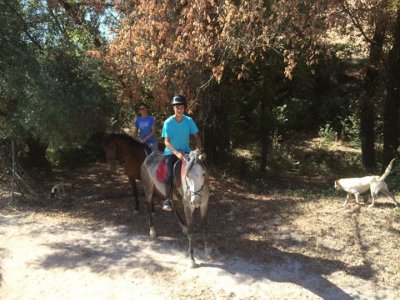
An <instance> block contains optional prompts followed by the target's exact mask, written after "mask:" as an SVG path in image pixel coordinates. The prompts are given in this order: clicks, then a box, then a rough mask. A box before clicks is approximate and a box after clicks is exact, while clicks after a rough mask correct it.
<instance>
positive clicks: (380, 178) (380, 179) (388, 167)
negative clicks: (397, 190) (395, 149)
mask: <svg viewBox="0 0 400 300" xmlns="http://www.w3.org/2000/svg"><path fill="white" fill-rule="evenodd" d="M393 162H394V158H393V159H392V160H391V161H390V163H389V165H388V166H387V167H386V170H385V173H383V174H382V176H381V177H379V181H382V180H385V179H386V177H388V175H389V174H390V172H391V171H392V166H393Z"/></svg>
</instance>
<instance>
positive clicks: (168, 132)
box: [161, 95, 201, 211]
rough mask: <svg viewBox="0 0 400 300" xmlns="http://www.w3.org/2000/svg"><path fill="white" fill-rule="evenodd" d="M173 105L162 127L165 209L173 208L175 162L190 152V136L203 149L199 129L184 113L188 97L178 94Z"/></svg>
mask: <svg viewBox="0 0 400 300" xmlns="http://www.w3.org/2000/svg"><path fill="white" fill-rule="evenodd" d="M171 104H172V107H173V108H174V115H173V116H171V117H169V118H168V119H167V120H166V121H165V122H164V126H163V129H162V135H161V136H162V137H163V138H164V143H165V150H164V154H165V156H166V159H167V172H168V175H167V181H166V192H167V193H166V196H167V199H166V200H165V201H164V204H163V210H166V211H171V210H172V202H171V196H172V184H173V182H172V181H173V176H172V172H173V167H174V164H175V162H176V161H177V160H178V159H180V160H182V159H183V158H184V154H187V153H189V152H190V145H189V143H190V136H191V135H192V136H193V137H194V140H195V142H196V149H198V150H201V140H200V136H199V130H198V129H197V126H196V124H195V123H194V121H193V119H192V118H191V117H188V116H186V115H184V113H185V108H186V99H185V98H184V97H183V96H181V95H177V96H174V97H173V98H172V103H171Z"/></svg>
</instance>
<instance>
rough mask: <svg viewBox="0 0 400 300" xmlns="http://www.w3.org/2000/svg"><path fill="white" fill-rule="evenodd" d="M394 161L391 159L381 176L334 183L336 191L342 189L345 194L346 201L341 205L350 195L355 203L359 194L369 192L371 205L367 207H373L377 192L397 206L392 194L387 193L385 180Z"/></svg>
mask: <svg viewBox="0 0 400 300" xmlns="http://www.w3.org/2000/svg"><path fill="white" fill-rule="evenodd" d="M393 162H394V159H392V160H391V161H390V163H389V165H388V166H387V168H386V170H385V173H383V175H382V176H380V177H379V176H376V175H372V176H365V177H359V178H342V179H339V180H336V181H335V188H336V189H337V190H340V189H343V190H345V191H346V192H347V197H346V201H345V202H344V204H343V205H346V204H347V201H348V200H349V198H350V195H351V194H353V195H354V196H355V197H356V202H357V203H360V202H359V196H360V194H362V193H364V192H366V191H368V190H370V192H371V197H372V203H371V204H370V205H369V206H370V207H371V206H374V204H375V198H376V197H377V196H378V193H379V192H382V193H384V194H385V195H386V196H387V197H389V198H390V199H392V202H393V203H394V204H395V205H397V202H396V198H395V197H394V195H393V194H392V193H390V192H389V190H388V187H387V185H386V182H385V179H386V177H387V176H388V175H389V174H390V171H391V170H392V165H393Z"/></svg>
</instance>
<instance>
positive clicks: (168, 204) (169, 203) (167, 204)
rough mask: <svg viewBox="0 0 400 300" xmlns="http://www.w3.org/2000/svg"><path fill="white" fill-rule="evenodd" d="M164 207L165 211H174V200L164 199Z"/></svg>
mask: <svg viewBox="0 0 400 300" xmlns="http://www.w3.org/2000/svg"><path fill="white" fill-rule="evenodd" d="M162 209H163V210H165V211H172V201H171V200H169V199H166V200H164V202H163V207H162Z"/></svg>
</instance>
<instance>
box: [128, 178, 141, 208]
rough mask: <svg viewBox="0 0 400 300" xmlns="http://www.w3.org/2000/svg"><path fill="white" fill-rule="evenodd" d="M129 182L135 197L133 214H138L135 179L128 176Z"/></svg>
mask: <svg viewBox="0 0 400 300" xmlns="http://www.w3.org/2000/svg"><path fill="white" fill-rule="evenodd" d="M129 182H130V184H131V186H132V191H133V197H134V198H135V200H134V201H135V202H134V208H133V215H134V216H136V215H137V214H139V197H138V192H137V186H136V180H135V178H133V177H129Z"/></svg>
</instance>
